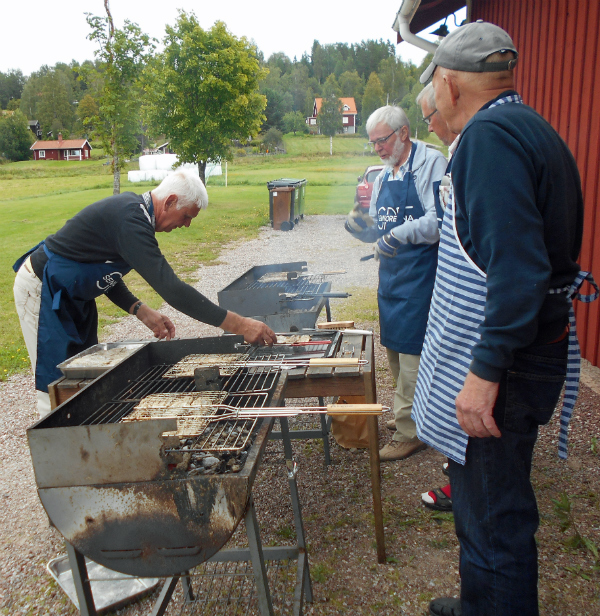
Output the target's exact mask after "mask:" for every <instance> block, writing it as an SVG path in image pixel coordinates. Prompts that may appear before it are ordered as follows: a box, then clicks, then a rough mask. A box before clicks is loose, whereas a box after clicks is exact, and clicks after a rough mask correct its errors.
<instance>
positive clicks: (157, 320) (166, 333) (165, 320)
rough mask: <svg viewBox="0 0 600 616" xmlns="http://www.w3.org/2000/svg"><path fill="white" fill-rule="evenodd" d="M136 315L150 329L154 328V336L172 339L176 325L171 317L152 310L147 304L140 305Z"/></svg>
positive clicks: (160, 338)
mask: <svg viewBox="0 0 600 616" xmlns="http://www.w3.org/2000/svg"><path fill="white" fill-rule="evenodd" d="M136 316H137V318H138V319H139V320H140V321H141V322H142V323H143V324H144V325H145V326H146V327H147V328H148V329H151V330H152V333H153V334H154V337H155V338H158V339H159V340H162V339H163V338H166V339H167V340H171V338H173V336H174V335H175V325H173V323H172V321H171V319H169V317H167V316H165V315H164V314H160V312H158V311H156V310H152V308H150V306H146V304H142V305H141V306H140V308H139V310H138V312H137V315H136Z"/></svg>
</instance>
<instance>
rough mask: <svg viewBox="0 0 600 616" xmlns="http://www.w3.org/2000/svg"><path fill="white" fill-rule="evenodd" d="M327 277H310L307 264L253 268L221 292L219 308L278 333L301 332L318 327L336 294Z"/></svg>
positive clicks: (304, 262) (337, 295)
mask: <svg viewBox="0 0 600 616" xmlns="http://www.w3.org/2000/svg"><path fill="white" fill-rule="evenodd" d="M326 277H327V275H326V274H308V273H307V264H306V261H299V262H294V263H277V264H272V265H259V266H255V267H253V268H251V269H249V270H248V271H247V272H246V273H244V274H243V275H242V276H240V277H239V278H237V279H236V280H234V281H233V282H232V283H231V284H230V285H228V286H227V287H225V288H224V289H223V290H222V291H219V292H218V294H217V295H218V299H219V305H220V306H221V307H222V308H225V309H227V310H233V311H235V312H237V313H238V314H241V315H243V316H246V317H253V318H255V319H258V320H259V321H263V322H264V323H266V324H267V325H268V326H269V327H270V328H271V329H273V330H274V331H276V332H289V331H300V330H301V329H310V328H313V327H314V326H315V323H316V321H317V317H318V316H319V313H320V312H321V310H322V308H323V306H325V307H326V309H327V320H329V321H330V320H331V315H330V313H329V299H330V298H333V297H337V298H345V297H348V294H347V293H332V292H331V282H329V281H328V280H326Z"/></svg>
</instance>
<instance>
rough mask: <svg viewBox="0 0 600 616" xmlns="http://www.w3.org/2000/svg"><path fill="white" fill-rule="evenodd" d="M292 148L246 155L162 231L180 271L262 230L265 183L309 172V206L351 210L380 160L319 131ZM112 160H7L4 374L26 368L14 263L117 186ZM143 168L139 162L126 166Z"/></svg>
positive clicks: (144, 292)
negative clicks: (187, 223) (190, 211)
mask: <svg viewBox="0 0 600 616" xmlns="http://www.w3.org/2000/svg"><path fill="white" fill-rule="evenodd" d="M285 143H286V150H287V154H284V155H277V156H256V157H255V156H247V157H241V158H236V159H235V160H234V161H233V162H231V163H229V164H228V169H227V171H228V176H227V180H228V186H227V187H225V176H224V175H223V176H219V177H214V178H210V179H209V181H208V182H207V186H208V192H209V207H208V209H207V210H206V211H203V212H201V213H200V215H199V217H198V218H197V219H196V221H194V224H192V226H191V227H190V228H189V229H178V230H176V231H174V232H172V233H170V234H166V233H162V234H159V235H158V239H159V243H160V246H161V249H162V251H163V252H164V254H165V256H166V257H167V259H168V260H169V262H170V263H171V264H172V265H173V267H174V268H175V270H176V271H177V272H178V273H179V275H180V276H181V277H182V278H183V279H185V280H188V281H190V282H193V281H194V276H193V275H194V272H195V270H196V269H197V267H198V264H199V263H205V264H210V263H211V262H216V261H217V260H218V258H219V254H220V252H221V250H222V249H223V248H225V247H227V246H229V245H230V243H231V242H232V241H235V240H242V239H249V238H252V237H255V236H256V235H257V233H258V230H259V229H260V227H262V226H265V225H268V224H269V193H268V190H267V186H266V183H267V182H268V181H269V180H274V179H277V178H282V177H293V178H305V179H306V180H307V182H308V186H307V192H306V208H305V213H306V214H308V215H314V214H345V213H347V212H348V211H349V210H350V209H351V208H352V204H353V198H354V191H355V189H356V178H357V176H358V175H360V174H361V173H362V172H363V171H364V169H365V167H367V165H370V164H374V163H377V162H378V160H379V159H378V158H377V157H376V156H374V155H372V154H371V153H370V152H369V153H368V155H363V153H364V151H365V147H364V146H365V144H366V139H365V138H360V137H354V136H340V137H335V138H334V141H333V151H334V155H333V156H329V139H328V138H326V137H321V136H304V135H302V136H301V135H298V136H293V135H289V136H286V137H285ZM104 162H106V159H104V158H101V157H98V155H97V154H96V157H95V158H93V159H92V160H90V161H70V162H60V161H26V162H21V163H11V164H5V165H2V166H0V241H1V243H2V250H1V251H0V309H1V310H2V313H3V315H4V318H3V319H2V322H1V324H0V378H4V377H6V376H7V375H10V374H12V373H14V372H17V371H19V370H22V369H23V368H24V367H25V366H28V365H29V359H28V356H27V353H26V351H25V347H24V343H23V339H22V336H21V330H20V327H19V322H18V318H17V315H16V312H15V308H14V303H13V296H12V285H13V281H14V273H13V271H12V264H13V262H14V261H15V260H16V259H17V258H18V257H19V256H20V255H21V254H23V252H25V251H26V250H27V249H28V248H30V247H32V246H34V245H35V244H37V243H38V242H39V241H40V240H42V239H44V238H45V237H46V236H47V235H49V234H50V233H53V232H54V231H56V230H57V229H58V228H60V227H61V226H62V225H63V224H64V222H65V221H66V220H67V219H69V218H70V217H72V216H73V215H74V214H75V213H77V212H78V211H79V210H80V209H82V208H83V207H85V206H86V205H89V204H90V203H93V202H94V201H97V200H98V199H102V198H104V197H107V196H109V195H110V194H111V193H112V175H111V173H110V167H109V166H107V165H104V164H103V163H104ZM128 167H129V168H131V169H137V163H131V164H130V165H128ZM126 178H127V173H126V171H125V172H124V173H123V175H122V183H121V190H122V191H126V190H132V191H135V192H138V193H141V192H145V191H147V190H151V189H152V188H153V187H154V186H155V184H153V183H139V184H132V183H129V182H128V181H127V179H126ZM126 281H127V284H128V286H129V287H130V288H131V289H132V290H133V292H134V293H136V294H137V295H139V296H140V297H142V298H143V299H144V301H145V302H147V303H148V304H149V305H151V306H153V307H155V308H156V307H158V306H159V305H160V304H161V302H162V300H161V299H160V297H158V296H157V295H156V294H155V293H154V292H153V291H152V290H151V289H149V288H148V286H147V285H146V283H145V282H144V281H143V280H142V279H141V278H140V277H139V276H138V275H137V274H135V272H133V273H131V274H129V275H128V276H127V278H126ZM98 305H99V310H100V319H101V324H103V325H105V324H107V323H110V322H112V321H114V320H115V319H117V318H119V317H120V316H122V315H123V313H122V312H121V311H120V310H119V309H118V308H116V307H115V306H113V305H112V304H111V303H110V302H109V301H107V300H105V299H104V298H100V299H99V300H98Z"/></svg>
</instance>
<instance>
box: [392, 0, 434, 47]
mask: <svg viewBox="0 0 600 616" xmlns="http://www.w3.org/2000/svg"><path fill="white" fill-rule="evenodd" d="M420 4H421V0H402V4H401V5H400V9H399V10H398V13H397V14H396V20H395V21H394V25H393V26H392V29H393V30H395V31H396V32H399V33H400V36H401V37H402V39H403V40H405V41H406V42H407V43H410V44H411V45H415V47H420V48H421V49H424V50H425V51H426V52H428V53H435V50H436V49H437V45H435V44H434V43H431V42H430V41H427V40H425V39H424V38H421V37H420V36H416V35H415V34H413V33H412V32H411V31H410V22H411V21H412V18H413V17H414V16H415V13H416V12H417V9H418V8H419V5H420Z"/></svg>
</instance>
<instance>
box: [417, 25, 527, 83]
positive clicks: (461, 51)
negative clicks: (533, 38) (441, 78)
mask: <svg viewBox="0 0 600 616" xmlns="http://www.w3.org/2000/svg"><path fill="white" fill-rule="evenodd" d="M506 51H513V52H514V53H515V57H514V58H511V59H510V60H507V61H506V62H486V61H485V59H486V58H487V57H488V56H490V55H492V54H493V53H496V52H506ZM517 57H518V54H517V50H516V48H515V46H514V44H513V42H512V39H511V38H510V36H508V34H507V33H506V32H505V31H504V30H503V29H502V28H500V27H498V26H496V25H494V24H490V23H488V22H486V21H482V20H481V19H479V20H478V21H475V22H473V23H470V24H465V25H464V26H460V28H457V29H456V30H453V31H452V32H450V34H449V35H448V36H447V37H446V38H445V39H444V40H443V41H442V42H441V43H440V46H439V47H438V48H437V50H436V52H435V54H434V56H433V61H432V62H431V64H430V65H429V66H428V67H427V68H426V69H425V71H423V74H422V75H421V83H427V82H428V81H429V80H430V79H431V77H432V76H433V71H435V67H436V66H442V67H443V68H449V69H453V70H455V71H466V72H468V73H495V72H497V71H506V70H510V69H513V68H514V67H515V65H516V63H517Z"/></svg>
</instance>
